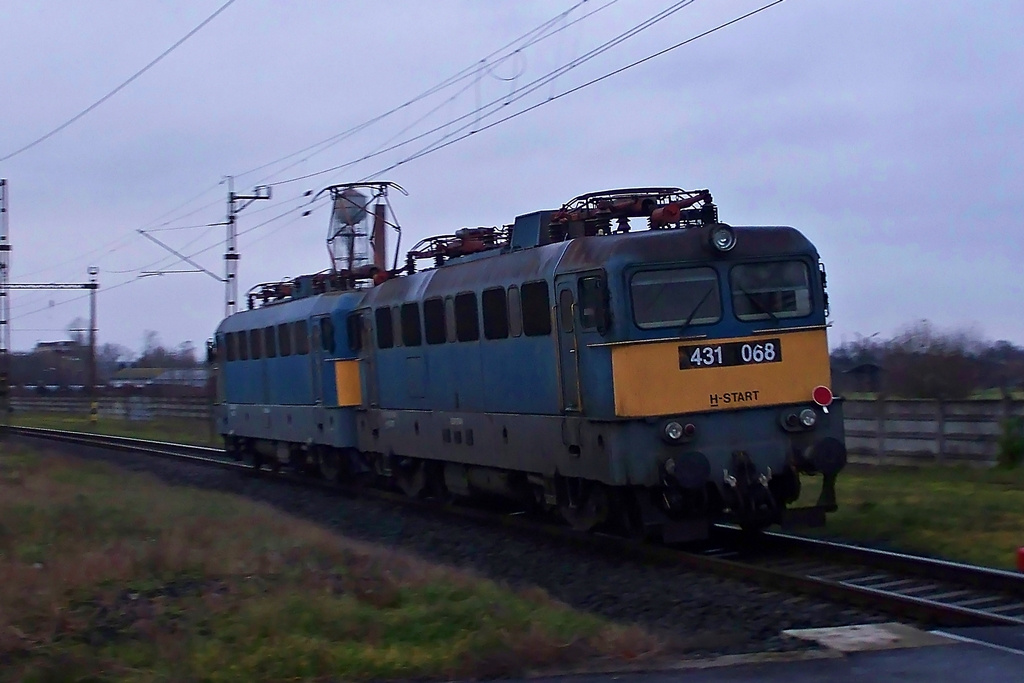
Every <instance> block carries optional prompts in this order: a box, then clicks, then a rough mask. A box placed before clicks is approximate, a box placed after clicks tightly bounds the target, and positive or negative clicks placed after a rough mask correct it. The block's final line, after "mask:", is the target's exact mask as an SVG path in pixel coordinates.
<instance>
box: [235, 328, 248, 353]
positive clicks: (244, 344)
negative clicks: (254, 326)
mask: <svg viewBox="0 0 1024 683" xmlns="http://www.w3.org/2000/svg"><path fill="white" fill-rule="evenodd" d="M235 336H236V337H237V338H238V360H249V338H248V337H247V336H246V333H245V330H241V331H240V332H236V333H235Z"/></svg>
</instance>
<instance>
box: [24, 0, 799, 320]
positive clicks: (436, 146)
mask: <svg viewBox="0 0 1024 683" xmlns="http://www.w3.org/2000/svg"><path fill="white" fill-rule="evenodd" d="M783 1H784V0H774V1H773V2H769V3H767V4H765V5H762V6H761V7H759V8H757V9H755V10H752V11H750V12H747V13H746V14H743V15H741V16H739V17H736V18H734V19H731V20H729V21H726V22H723V23H721V24H719V25H717V26H715V27H714V28H711V29H708V30H706V31H703V32H701V33H699V34H697V35H694V36H692V37H690V38H687V39H686V40H682V41H679V42H678V43H675V44H673V45H670V46H669V47H666V48H664V49H661V50H658V51H657V52H654V53H651V54H649V55H648V56H646V57H643V58H642V59H638V60H636V61H634V62H631V63H629V64H626V65H624V66H622V67H619V68H617V69H614V70H612V71H609V72H607V73H605V74H603V75H601V76H598V77H596V78H593V79H591V80H589V81H587V82H585V83H582V84H580V85H578V86H575V87H572V88H569V89H568V90H565V91H562V92H560V93H558V94H557V95H552V96H551V97H549V98H548V99H546V100H544V101H542V102H538V103H535V104H533V105H531V106H529V107H526V108H524V109H521V110H518V111H516V112H514V113H512V114H509V115H507V116H504V117H502V118H500V119H498V120H496V121H492V122H490V123H488V124H486V125H484V126H483V127H481V128H475V127H474V129H473V130H471V131H469V132H466V133H463V134H461V135H459V136H457V137H455V138H453V139H447V138H449V137H450V135H451V134H448V135H445V136H443V137H442V138H441V139H440V140H437V141H435V142H433V143H431V144H430V145H428V146H427V147H425V148H423V149H421V150H419V151H417V152H415V153H413V154H411V155H409V156H407V157H405V158H403V159H401V160H399V161H397V162H395V163H393V164H391V165H389V166H387V167H386V168H383V169H381V170H379V171H377V172H376V173H374V174H373V176H376V175H379V174H381V173H384V172H387V171H389V170H392V169H394V168H396V167H398V166H400V165H402V164H405V163H408V162H409V161H413V160H416V159H419V158H421V157H424V156H426V155H428V154H431V153H433V152H436V151H439V150H441V149H444V148H446V147H449V146H451V145H454V144H455V143H457V142H460V141H462V140H465V139H466V138H468V137H470V136H472V135H474V134H476V133H479V132H483V131H485V130H489V129H491V128H494V127H495V126H498V125H500V124H502V123H504V122H506V121H509V120H511V119H514V118H517V117H518V116H520V115H522V114H526V113H528V112H530V111H533V110H535V109H538V108H540V107H542V106H544V105H546V104H549V103H551V102H554V101H555V100H559V99H562V98H564V97H566V96H568V95H571V94H573V93H575V92H578V91H580V90H583V89H584V88H587V87H590V86H591V85H594V84H596V83H599V82H601V81H604V80H606V79H608V78H611V77H613V76H616V75H618V74H621V73H623V72H625V71H627V70H629V69H632V68H635V67H637V66H639V65H641V64H644V63H646V62H649V61H651V60H653V59H656V58H658V57H660V56H662V55H664V54H667V53H669V52H672V51H673V50H677V49H679V48H681V47H683V46H685V45H688V44H690V43H693V42H694V41H697V40H699V39H701V38H704V37H707V36H709V35H711V34H713V33H716V32H718V31H720V30H722V29H724V28H726V27H728V26H732V25H734V24H736V23H739V22H741V21H743V20H745V19H748V18H750V17H752V16H754V15H756V14H759V13H761V12H763V11H765V10H767V9H769V8H771V7H774V6H775V5H778V4H780V3H782V2H783ZM687 4H690V3H689V2H683V3H678V5H682V6H685V5H687ZM678 5H675V6H673V7H677V6H678ZM659 14H660V13H659ZM655 16H659V15H655ZM648 21H649V20H648ZM644 23H646V22H644ZM642 25H644V24H641V26H642ZM636 28H638V27H634V29H631V31H628V32H627V33H629V34H632V31H634V30H636ZM624 35H625V34H624ZM609 42H615V39H613V41H609ZM608 45H609V43H605V44H604V45H602V46H600V47H599V48H596V49H595V50H600V51H602V52H603V51H604V50H606V49H608V47H607V46H608ZM592 52H593V51H592ZM588 54H590V53H588ZM584 58H586V55H584V57H583V58H581V59H584ZM576 61H577V60H573V62H576ZM573 62H570V64H571V63H573ZM564 68H565V67H564V66H563V67H562V68H561V69H564ZM563 72H564V71H562V70H560V69H556V70H555V71H553V72H550V73H549V74H548V76H546V77H542V78H541V79H537V80H535V81H533V82H532V83H529V84H527V85H525V86H523V87H524V89H525V88H530V91H531V92H532V90H535V89H536V87H539V86H540V85H545V84H546V83H547V82H548V80H546V79H548V78H549V77H551V76H552V75H557V74H560V73H563ZM531 86H532V87H531ZM526 94H528V93H526ZM522 96H524V95H520V96H518V97H516V98H515V100H518V99H520V98H521V97H522ZM503 99H506V98H503ZM515 100H512V101H515ZM486 106H490V105H485V107H486ZM476 113H478V112H472V113H470V114H468V115H463V116H460V117H458V118H456V119H454V120H453V121H450V122H448V123H447V124H445V125H444V126H441V127H438V128H436V129H434V130H433V131H431V132H436V131H438V130H441V129H443V128H445V127H447V126H449V125H451V124H452V123H454V122H458V121H461V120H464V119H465V118H467V116H472V115H475V114H476ZM464 129H465V127H463V128H460V130H464ZM428 134H429V133H428ZM422 137H423V135H418V136H414V137H413V138H411V139H410V140H409V141H414V140H416V139H421V138H422ZM407 142H408V141H407ZM397 146H402V145H401V144H400V145H397ZM397 146H396V147H397ZM393 148H394V147H393ZM371 156H378V155H377V154H373V155H371ZM362 160H364V159H359V160H356V161H355V162H350V163H348V164H343V165H342V166H339V167H332V168H330V169H325V170H324V171H321V172H319V173H315V174H310V175H308V176H303V177H310V176H314V175H321V174H322V173H326V172H330V171H332V170H337V169H338V168H341V167H345V166H351V165H353V163H357V162H358V161H362ZM373 176H368V177H373ZM297 179H298V178H294V179H291V180H297ZM285 182H287V181H285ZM296 200H301V197H295V198H292V199H290V200H288V202H289V203H291V202H295V201H296ZM309 207H310V203H309V202H300V204H299V205H297V206H293V207H292V208H289V209H286V210H285V211H282V212H281V213H278V214H276V215H274V216H273V217H271V218H269V219H267V220H265V221H262V222H261V223H258V224H256V225H253V226H250V227H248V228H246V229H245V230H242V231H239V235H240V236H241V235H244V234H247V233H250V232H253V231H255V230H258V229H260V228H263V227H265V226H267V225H269V224H271V223H275V222H277V221H278V220H280V219H282V218H285V217H286V216H288V215H289V214H292V213H293V212H296V211H299V210H304V211H307V212H308V211H309V210H310V209H309ZM299 217H300V216H299V215H296V216H294V217H293V219H292V220H291V221H289V222H288V223H287V224H285V225H289V224H291V223H292V222H294V221H295V220H297V219H298V218H299ZM280 227H282V228H283V227H285V226H280ZM275 231H276V230H275ZM194 241H196V240H193V242H194ZM217 246H218V244H212V245H210V246H208V247H204V248H202V249H199V250H197V251H195V252H192V253H189V254H188V256H189V257H190V258H194V257H195V256H198V255H200V254H202V253H205V252H208V251H210V250H211V249H214V248H216V247H217ZM132 270H137V269H132ZM127 272H132V271H127ZM137 281H138V279H137V278H133V279H130V280H126V281H123V282H121V283H118V284H116V285H114V286H112V287H108V288H107V290H108V291H109V290H111V289H115V288H120V287H123V286H125V285H128V284H131V283H133V282H137ZM72 300H74V299H72ZM62 303H70V301H68V302H62ZM58 305H59V304H58ZM47 308H48V307H43V308H40V309H37V310H34V311H30V312H28V313H25V314H22V317H25V316H27V315H31V314H33V313H39V312H42V311H44V310H47Z"/></svg>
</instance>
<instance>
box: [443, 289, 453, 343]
mask: <svg viewBox="0 0 1024 683" xmlns="http://www.w3.org/2000/svg"><path fill="white" fill-rule="evenodd" d="M444 332H445V338H446V339H447V340H448V341H450V342H453V341H455V300H454V299H452V298H451V297H450V296H446V297H445V298H444Z"/></svg>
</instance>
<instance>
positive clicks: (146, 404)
mask: <svg viewBox="0 0 1024 683" xmlns="http://www.w3.org/2000/svg"><path fill="white" fill-rule="evenodd" d="M11 407H12V408H13V409H14V411H15V413H18V412H25V413H38V412H48V413H77V414H79V415H88V414H89V399H88V398H85V397H77V396H31V397H27V396H20V397H13V398H11ZM98 407H99V415H100V417H112V418H117V419H121V420H152V419H154V418H158V417H162V418H178V419H182V420H209V419H210V417H211V413H212V406H211V405H210V402H209V400H208V399H205V398H196V399H193V398H154V397H151V396H116V397H103V398H101V399H99V406H98Z"/></svg>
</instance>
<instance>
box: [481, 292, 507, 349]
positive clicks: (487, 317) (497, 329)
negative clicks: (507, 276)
mask: <svg viewBox="0 0 1024 683" xmlns="http://www.w3.org/2000/svg"><path fill="white" fill-rule="evenodd" d="M480 307H481V308H482V309H483V314H484V337H486V338H487V339H506V338H508V305H507V299H505V290H504V289H503V288H501V287H494V288H492V289H485V290H484V291H483V294H482V295H481V296H480Z"/></svg>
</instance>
